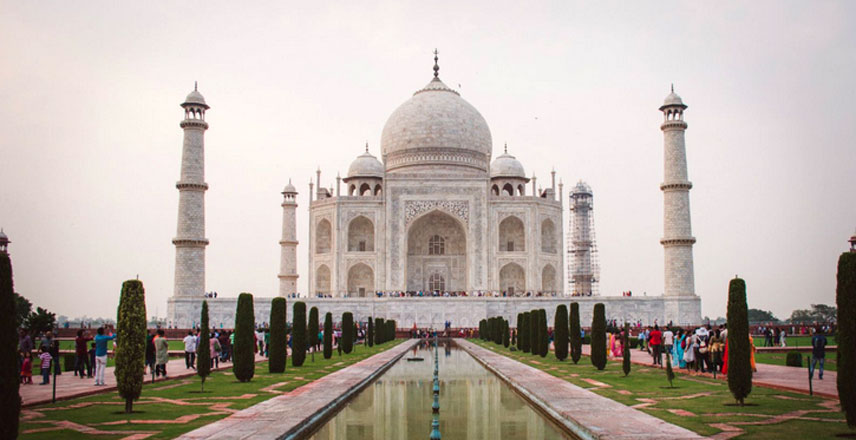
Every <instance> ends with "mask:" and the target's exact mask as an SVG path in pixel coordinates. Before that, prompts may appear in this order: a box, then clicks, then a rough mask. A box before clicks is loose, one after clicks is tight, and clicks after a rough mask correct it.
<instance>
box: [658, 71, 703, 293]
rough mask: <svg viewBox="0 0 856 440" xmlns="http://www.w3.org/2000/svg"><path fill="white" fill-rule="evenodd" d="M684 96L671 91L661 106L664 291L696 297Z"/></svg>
mask: <svg viewBox="0 0 856 440" xmlns="http://www.w3.org/2000/svg"><path fill="white" fill-rule="evenodd" d="M686 108H687V106H686V105H684V103H683V101H681V97H680V96H678V95H677V94H676V93H675V88H674V86H672V93H670V94H669V96H667V97H666V101H665V102H664V103H663V105H662V106H661V107H660V111H661V112H663V115H664V117H665V120H664V121H663V124H662V125H660V129H661V130H663V138H664V165H665V169H664V174H665V176H664V178H663V183H662V184H661V185H660V189H661V190H662V191H663V198H664V204H663V239H662V240H660V243H661V244H662V245H663V250H664V253H665V275H666V279H665V290H664V293H663V295H664V296H666V297H669V296H681V297H685V296H694V295H695V275H694V269H693V244H694V243H695V242H696V239H695V237H693V234H692V227H691V225H690V188H692V187H693V184H692V183H690V181H689V180H688V178H687V151H686V146H685V145H684V132H685V131H686V129H687V123H686V122H684V110H685V109H686Z"/></svg>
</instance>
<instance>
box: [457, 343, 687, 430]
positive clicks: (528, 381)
mask: <svg viewBox="0 0 856 440" xmlns="http://www.w3.org/2000/svg"><path fill="white" fill-rule="evenodd" d="M458 344H459V345H460V346H462V347H463V348H464V349H465V350H467V351H468V352H469V353H470V354H472V355H474V356H475V357H476V358H477V359H479V360H480V361H481V362H482V363H483V364H484V365H485V366H487V367H488V369H490V370H492V371H494V372H496V373H498V374H499V375H500V376H501V377H502V378H503V379H504V380H505V381H506V382H508V383H509V384H510V385H511V386H512V387H514V388H516V389H517V390H518V391H519V392H520V393H521V394H523V395H524V396H525V397H527V398H528V399H529V400H532V401H534V402H537V403H538V404H539V405H541V406H542V408H543V409H544V410H545V411H546V412H547V413H548V414H552V415H554V418H557V421H558V422H560V423H561V424H562V425H564V426H565V427H566V428H568V429H571V430H572V431H574V432H575V433H577V435H580V436H582V437H587V438H597V439H603V440H613V439H614V440H624V439H628V440H629V439H640V440H648V439H650V440H654V439H657V440H678V439H686V440H689V439H702V438H704V437H701V436H699V435H698V434H696V433H694V432H692V431H689V430H687V429H684V428H681V427H679V426H675V425H672V424H670V423H667V422H665V421H663V420H660V419H658V418H656V417H654V416H651V415H648V414H646V413H644V412H642V411H638V410H635V409H633V408H630V407H628V406H625V405H623V404H621V403H618V402H616V401H614V400H611V399H608V398H606V397H601V396H599V395H597V394H595V393H593V392H591V391H587V390H584V389H582V388H580V387H578V386H576V385H573V384H571V383H569V382H567V381H565V380H563V379H559V378H557V377H554V376H552V375H550V374H548V373H546V372H543V371H540V370H538V369H535V368H533V367H530V366H528V365H525V364H523V363H521V362H517V361H515V360H513V359H511V358H508V357H505V356H502V355H500V354H496V353H493V352H491V351H489V350H485V349H483V348H481V347H479V346H477V345H475V344H473V343H471V342H468V341H458ZM604 414H609V417H604Z"/></svg>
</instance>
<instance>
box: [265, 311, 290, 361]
mask: <svg viewBox="0 0 856 440" xmlns="http://www.w3.org/2000/svg"><path fill="white" fill-rule="evenodd" d="M287 314H288V304H286V300H285V298H283V297H276V298H274V299H273V301H271V302H270V348H268V372H270V373H284V372H285V364H286V363H287V361H288V350H287V348H288V337H287V335H286V332H287V327H288V324H287V322H288V316H286V315H287Z"/></svg>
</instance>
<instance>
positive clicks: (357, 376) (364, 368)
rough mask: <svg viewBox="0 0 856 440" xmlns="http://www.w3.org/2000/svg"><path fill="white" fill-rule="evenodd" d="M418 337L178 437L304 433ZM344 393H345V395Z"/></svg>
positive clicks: (194, 439) (196, 439)
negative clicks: (323, 412) (323, 414)
mask: <svg viewBox="0 0 856 440" xmlns="http://www.w3.org/2000/svg"><path fill="white" fill-rule="evenodd" d="M415 342H416V340H411V341H405V342H403V343H401V344H399V345H398V346H396V347H393V348H391V349H389V350H386V351H383V352H381V353H378V354H376V355H374V356H372V357H370V358H368V359H364V360H362V361H360V362H357V363H356V364H354V365H351V366H350V367H347V368H343V369H341V370H339V371H336V372H335V373H331V374H328V375H326V376H324V377H322V378H321V379H318V380H316V381H314V382H311V383H308V384H306V385H303V386H301V387H299V388H297V389H295V390H294V391H291V392H288V393H285V394H283V395H281V396H278V397H274V398H273V399H269V400H266V401H264V402H262V403H259V404H257V405H254V406H251V407H249V408H247V409H245V410H243V411H240V412H237V413H235V414H233V415H231V416H229V417H227V418H225V419H222V420H220V421H217V422H214V423H211V424H209V425H205V426H203V427H201V428H199V429H197V430H195V431H191V432H189V433H187V434H184V435H183V436H181V437H179V439H183V440H199V439H223V440H226V439H244V440H246V439H254V440H266V439H271V440H273V439H280V438H293V437H294V436H295V435H297V436H299V435H305V434H306V433H308V432H310V430H311V429H313V428H314V427H315V424H316V423H319V422H321V421H322V420H323V419H324V417H323V416H319V413H320V412H322V411H331V412H332V413H335V412H336V410H337V409H338V404H339V402H341V401H343V400H347V398H348V397H349V396H350V395H351V393H359V391H361V390H362V389H363V387H364V386H365V385H368V384H369V383H370V382H371V380H372V379H373V378H374V377H375V376H376V375H378V374H382V373H383V371H385V370H386V368H387V367H388V366H390V365H392V364H393V363H395V361H396V360H398V358H399V357H400V356H402V355H404V354H405V353H406V352H407V350H409V349H410V348H411V347H412V346H413V344H414V343H415ZM343 393H344V394H345V395H343Z"/></svg>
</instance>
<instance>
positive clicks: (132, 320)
mask: <svg viewBox="0 0 856 440" xmlns="http://www.w3.org/2000/svg"><path fill="white" fill-rule="evenodd" d="M12 321H14V320H12ZM13 334H14V333H13ZM116 338H118V339H119V342H120V344H118V345H117V346H116V384H117V385H118V388H119V395H120V396H122V398H123V399H125V413H126V414H130V413H131V412H132V410H133V405H134V401H135V400H137V399H139V398H140V393H142V391H143V377H144V376H145V371H146V365H145V361H146V291H145V289H143V283H142V282H140V280H128V281H125V282H124V283H122V296H121V297H120V298H119V313H118V316H117V317H116ZM13 347H14V345H13ZM16 371H17V370H16ZM4 405H5V403H4Z"/></svg>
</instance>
